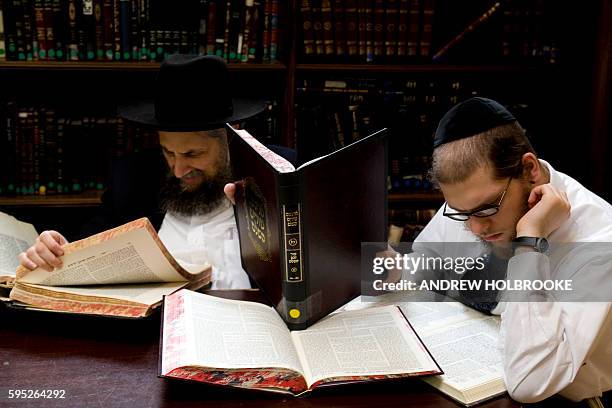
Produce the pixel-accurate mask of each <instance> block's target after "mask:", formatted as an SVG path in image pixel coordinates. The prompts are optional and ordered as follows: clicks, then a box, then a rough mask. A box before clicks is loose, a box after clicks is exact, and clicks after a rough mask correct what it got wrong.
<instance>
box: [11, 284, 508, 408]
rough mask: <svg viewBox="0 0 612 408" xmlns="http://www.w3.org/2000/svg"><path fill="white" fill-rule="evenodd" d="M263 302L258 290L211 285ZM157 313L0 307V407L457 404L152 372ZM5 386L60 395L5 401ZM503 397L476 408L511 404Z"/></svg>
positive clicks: (408, 385) (376, 390)
mask: <svg viewBox="0 0 612 408" xmlns="http://www.w3.org/2000/svg"><path fill="white" fill-rule="evenodd" d="M208 293H211V294H215V295H219V296H223V297H230V298H234V299H243V300H255V301H263V299H262V297H261V295H260V294H259V292H257V291H210V292H208ZM159 329H160V314H159V313H157V314H156V315H155V316H152V317H151V318H148V319H146V320H143V321H130V320H121V319H109V318H98V317H86V316H74V315H63V314H56V313H48V312H35V311H27V310H12V309H6V308H5V307H0V407H20V408H21V407H55V406H57V407H64V408H66V407H78V408H83V407H100V408H106V407H129V408H138V407H175V406H176V407H181V408H186V407H191V406H199V407H200V406H216V407H217V406H218V407H292V408H293V407H320V406H326V407H327V406H332V407H368V408H376V407H381V408H390V407H407V406H416V407H459V406H460V405H458V404H457V403H455V402H454V401H452V400H450V399H448V398H447V397H445V396H444V395H442V394H441V393H439V392H438V391H436V390H435V389H433V388H432V387H430V386H428V385H427V384H425V383H424V382H422V381H420V380H418V379H405V380H399V381H394V382H385V383H378V384H376V383H371V384H365V385H364V384H360V385H347V386H340V387H334V388H327V389H321V390H317V391H315V392H314V393H313V394H312V395H310V396H308V397H304V398H293V397H287V396H279V395H277V394H269V393H262V392H255V391H248V390H244V391H243V390H237V389H229V388H221V387H215V386H210V385H205V384H195V383H186V382H179V381H172V380H165V379H161V378H158V377H157V373H158V368H157V364H158V357H159V350H158V348H159ZM9 389H13V390H14V389H22V390H29V389H33V390H42V389H53V390H65V399H18V400H17V399H8V395H9V393H8V391H9ZM518 406H520V405H519V404H518V403H516V402H514V401H512V400H511V399H510V398H508V397H507V396H505V397H499V398H497V399H495V400H492V401H489V402H487V403H484V404H482V405H480V407H482V408H492V407H497V408H502V407H518Z"/></svg>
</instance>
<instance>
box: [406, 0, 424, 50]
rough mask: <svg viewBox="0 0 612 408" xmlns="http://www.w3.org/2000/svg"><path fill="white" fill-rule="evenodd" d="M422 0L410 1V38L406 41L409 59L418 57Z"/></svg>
mask: <svg viewBox="0 0 612 408" xmlns="http://www.w3.org/2000/svg"><path fill="white" fill-rule="evenodd" d="M420 17H421V0H410V11H409V16H408V37H407V40H406V54H407V55H408V56H409V57H416V56H417V55H418V52H417V51H418V45H419V33H420V31H421V23H420Z"/></svg>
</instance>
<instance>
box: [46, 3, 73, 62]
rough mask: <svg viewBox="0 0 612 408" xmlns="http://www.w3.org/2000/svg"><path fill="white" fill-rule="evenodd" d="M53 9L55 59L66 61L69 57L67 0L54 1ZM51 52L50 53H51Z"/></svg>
mask: <svg viewBox="0 0 612 408" xmlns="http://www.w3.org/2000/svg"><path fill="white" fill-rule="evenodd" d="M52 9H53V35H54V37H55V43H54V44H53V48H54V49H55V59H56V60H59V61H64V60H65V59H66V57H67V55H68V54H67V52H66V42H67V39H68V38H67V33H68V32H67V30H66V29H67V27H68V4H67V3H66V0H52ZM49 52H50V51H49Z"/></svg>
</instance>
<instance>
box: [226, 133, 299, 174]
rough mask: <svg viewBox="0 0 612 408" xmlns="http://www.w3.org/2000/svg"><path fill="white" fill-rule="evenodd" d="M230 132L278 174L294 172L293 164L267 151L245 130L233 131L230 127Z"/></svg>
mask: <svg viewBox="0 0 612 408" xmlns="http://www.w3.org/2000/svg"><path fill="white" fill-rule="evenodd" d="M230 130H233V131H234V132H235V133H236V134H238V135H239V136H240V137H241V138H242V140H244V141H245V142H247V143H248V144H249V146H251V148H252V149H253V150H255V151H256V152H257V153H258V154H259V155H260V156H261V157H263V158H264V159H265V160H266V161H267V162H268V163H270V164H271V165H272V167H274V169H275V170H276V171H278V172H279V173H290V172H292V171H294V170H295V167H293V164H291V163H290V162H289V160H287V159H285V158H284V157H282V156H279V155H278V154H276V153H274V152H273V151H272V150H270V149H268V148H267V147H266V146H264V145H263V144H262V143H261V142H260V141H259V140H257V139H255V138H254V137H253V136H251V134H250V133H249V132H247V131H246V130H244V129H234V128H232V127H230Z"/></svg>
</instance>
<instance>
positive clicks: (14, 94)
mask: <svg viewBox="0 0 612 408" xmlns="http://www.w3.org/2000/svg"><path fill="white" fill-rule="evenodd" d="M133 1H136V4H139V2H141V1H144V0H133ZM150 1H153V0H150ZM450 1H451V0H439V1H438V2H437V4H438V5H437V7H439V10H438V9H436V10H435V14H434V20H433V23H432V24H433V36H432V38H431V41H432V43H431V47H430V48H431V49H430V50H429V51H428V55H427V56H420V55H415V56H411V57H409V56H407V55H406V56H403V57H398V56H397V55H395V56H391V57H383V56H374V58H373V61H371V62H366V60H365V59H362V58H361V57H360V56H346V57H339V56H336V55H319V56H317V55H305V52H304V51H305V50H304V44H305V43H306V42H307V39H306V38H305V33H304V32H303V24H302V23H303V18H304V15H303V10H302V9H303V8H304V7H315V8H317V7H318V9H317V10H315V11H316V12H317V13H319V12H320V13H321V14H320V16H321V17H320V18H322V19H324V18H326V17H325V16H326V14H324V13H327V12H328V11H326V10H327V9H325V10H320V6H321V5H323V6H325V5H326V4H330V5H331V13H332V14H331V16H332V18H335V17H333V16H334V15H335V14H334V13H335V10H336V9H335V8H334V7H337V5H341V4H344V6H343V7H346V8H348V7H350V5H351V4H353V3H356V2H355V1H346V2H338V1H331V2H327V1H318V2H314V1H313V2H309V1H302V0H300V1H298V0H289V1H286V2H282V1H281V2H277V4H278V6H279V10H278V21H277V23H278V24H277V26H278V33H277V35H278V58H277V59H276V60H274V61H267V62H262V61H261V60H262V59H263V57H261V55H259V54H258V56H257V62H248V63H241V62H231V61H230V63H229V69H230V71H231V73H232V75H233V78H234V79H235V81H233V89H232V90H230V91H231V92H232V93H233V94H235V95H240V96H257V97H262V96H263V97H266V98H270V99H271V100H274V101H276V103H277V107H276V110H275V114H274V119H275V121H276V122H275V123H276V125H275V126H276V129H277V134H276V137H275V140H274V141H275V142H276V143H279V144H282V145H285V146H289V147H297V148H298V152H299V151H300V150H303V143H304V142H305V141H306V142H308V138H310V137H314V136H316V135H315V134H314V133H311V134H310V135H309V136H308V137H307V136H305V133H308V132H307V131H302V133H301V134H300V130H302V129H301V128H302V125H301V123H303V118H302V108H304V106H305V104H304V103H303V96H304V95H303V92H302V91H300V90H299V89H298V88H300V87H302V85H303V84H304V81H326V80H333V81H346V82H347V83H348V82H350V81H351V80H354V79H364V80H365V79H367V80H369V79H372V80H374V81H380V82H379V83H385V81H386V82H396V83H402V82H404V83H405V82H406V81H408V80H410V81H416V82H418V83H423V84H430V83H435V84H444V83H447V82H449V81H459V82H464V83H465V84H466V85H465V93H462V94H461V95H457V97H458V98H459V99H461V98H465V97H467V96H469V94H470V93H472V92H475V93H476V94H480V95H486V96H490V97H494V98H496V99H500V100H501V101H502V102H503V103H507V104H510V105H513V106H523V105H528V109H526V110H525V113H524V115H523V116H522V117H520V118H519V120H521V122H522V123H523V122H524V123H523V124H524V126H526V127H528V130H529V131H530V132H531V134H532V135H533V136H534V137H535V138H536V143H535V144H536V149H537V150H538V151H539V152H540V153H541V154H542V156H543V157H544V158H545V159H549V161H551V162H552V164H553V165H555V166H557V167H558V168H560V169H561V170H562V171H564V172H567V173H568V174H570V175H572V176H574V177H575V178H577V179H578V180H579V181H580V182H582V183H583V184H585V185H586V186H587V187H589V188H591V189H593V190H594V191H595V192H597V193H599V194H600V195H602V196H603V197H604V198H606V199H608V200H610V199H611V198H612V194H611V190H612V170H611V169H610V168H609V166H606V158H607V156H608V155H609V154H610V151H611V150H610V149H611V147H610V142H609V141H608V137H607V132H609V119H608V116H609V115H608V113H609V111H610V92H611V90H612V89H611V88H612V86H611V85H610V76H611V75H612V69H611V68H610V67H611V66H612V64H610V63H609V52H610V50H611V49H612V40H611V37H612V35H611V31H612V29H611V27H612V21H611V19H612V17H610V16H611V15H612V13H610V10H611V8H612V6H611V4H610V3H611V2H610V0H598V1H595V2H589V4H584V5H582V4H581V5H580V6H579V7H578V6H576V5H569V4H568V5H566V4H559V3H558V2H554V1H551V0H542V2H543V4H545V5H546V6H547V7H551V10H552V11H553V12H552V13H551V14H552V17H551V18H553V19H554V21H555V24H556V26H558V27H559V26H560V27H565V28H567V27H573V28H572V30H561V32H560V33H559V44H558V46H559V50H560V54H559V57H558V60H557V61H555V63H546V62H543V61H542V59H541V58H540V59H538V58H522V59H521V58H500V57H499V55H496V56H495V57H492V58H488V57H487V55H485V53H481V54H479V53H478V52H475V49H476V51H477V50H478V49H479V44H480V49H488V47H489V48H490V46H491V44H492V41H494V40H495V38H498V37H495V35H504V31H503V30H502V31H499V30H498V31H495V32H493V31H494V29H495V27H498V28H499V27H503V24H504V23H503V18H505V17H504V14H503V12H499V13H498V14H499V15H498V16H494V17H493V18H492V19H491V20H490V22H488V23H483V24H482V25H481V26H480V28H476V29H474V31H473V32H472V33H470V34H469V35H467V36H466V38H465V40H463V41H462V43H461V44H460V46H458V47H457V48H456V49H454V50H452V53H449V55H448V58H446V59H443V60H441V61H436V62H435V63H434V62H432V60H431V55H432V54H433V53H434V52H435V51H436V50H438V49H439V48H440V45H441V44H442V43H443V42H446V41H448V39H449V38H450V37H452V36H453V35H454V34H456V33H457V32H459V31H461V29H462V28H464V27H466V26H467V24H469V23H470V22H472V21H473V20H474V18H475V17H477V16H479V15H480V14H482V11H484V10H487V9H488V8H489V7H487V6H490V5H489V4H488V2H487V1H484V0H479V1H475V2H470V7H469V8H472V9H474V10H475V11H474V10H473V13H472V14H471V15H470V14H469V11H463V10H460V11H461V13H463V14H461V18H459V15H458V17H457V18H455V16H453V15H452V13H451V12H452V10H457V7H460V6H459V5H457V4H458V3H461V1H464V0H461V1H459V2H457V1H456V0H452V1H453V2H454V3H453V4H452V7H455V8H453V9H449V10H451V11H444V6H445V5H448V4H447V3H449V2H450ZM271 2H272V0H261V2H256V3H257V4H260V5H261V7H262V10H263V8H265V5H266V4H271ZM542 2H540V1H535V2H533V3H534V4H536V3H538V4H539V3H542ZM211 3H213V2H212V1H209V2H203V3H202V4H211ZM216 3H220V2H216ZM223 3H225V2H223ZM236 3H237V2H236ZM357 3H358V2H357ZM372 3H373V6H372V7H375V6H376V4H379V3H378V2H372ZM3 4H4V5H6V4H7V2H4V3H3ZM385 4H386V5H388V4H396V5H397V6H396V7H399V9H398V10H400V11H401V7H402V6H403V5H408V6H409V7H411V5H412V4H421V7H422V8H423V9H426V8H428V7H430V5H431V4H432V2H430V0H419V1H417V0H397V1H393V0H391V1H388V2H385ZM449 4H450V3H449ZM507 4H509V5H510V6H509V7H512V5H513V4H515V5H516V4H525V2H522V3H521V2H516V1H512V0H511V1H509V2H508V3H507ZM324 8H325V7H324ZM466 9H467V8H466ZM310 11H312V10H310ZM371 11H372V12H375V11H376V10H375V9H372V10H371ZM5 15H6V13H5ZM317 15H319V14H317ZM510 15H512V14H510ZM378 16H379V17H377V14H376V13H372V14H371V18H372V23H373V28H372V30H373V31H371V34H368V35H372V41H377V38H376V35H377V34H376V33H377V31H376V29H377V28H376V26H377V20H376V18H380V15H378ZM530 16H531V17H533V16H535V14H533V15H530V14H525V18H531V17H530ZM345 17H346V15H345ZM311 18H317V17H311ZM356 18H357V22H359V21H358V20H359V18H361V15H360V14H359V12H357V14H356ZM385 18H386V17H385ZM398 18H400V17H398ZM420 18H421V20H419V24H421V29H423V25H422V24H423V20H422V19H423V18H424V17H423V15H422V16H421V17H420ZM427 18H429V17H427ZM438 18H439V19H440V20H436V19H438ZM495 18H498V20H494V19H495ZM512 18H514V17H512ZM344 21H345V22H346V21H348V20H344ZM398 21H399V20H398ZM529 21H531V20H529ZM315 22H316V21H315ZM322 22H323V23H324V22H325V21H322ZM449 22H450V23H449ZM594 22H596V23H594ZM518 23H521V21H519V22H518ZM322 26H324V25H322ZM5 27H6V24H5ZM439 27H446V28H447V29H446V32H443V33H442V31H440V30H441V29H440V28H439ZM333 29H335V28H333ZM5 30H6V28H5ZM436 30H438V33H442V34H443V35H442V34H440V35H439V36H438V37H437V35H438V33H437V31H436ZM492 30H493V31H492ZM511 32H512V35H515V38H519V40H517V41H521V40H520V38H521V37H520V36H521V35H522V34H520V33H517V32H514V31H511ZM333 33H334V32H333V31H332V34H333ZM345 33H346V32H345ZM491 33H493V34H494V35H493V34H491ZM328 34H329V33H327V34H325V33H322V34H321V39H322V41H323V40H325V41H327V40H326V38H327V39H329V38H328V37H325V35H328ZM317 35H318V34H317ZM397 35H398V36H399V34H397ZM427 35H429V34H427ZM482 37H487V38H482ZM313 38H318V37H316V36H315V37H313ZM398 38H399V37H398ZM332 39H333V36H332ZM545 40H547V41H548V40H549V39H548V38H545ZM378 41H380V38H378ZM513 41H514V40H513ZM313 45H314V48H315V49H316V46H317V44H316V43H313ZM347 50H348V48H347ZM347 52H348V51H347ZM513 52H514V51H513ZM555 58H556V57H555ZM158 67H159V61H153V62H151V61H140V60H138V61H122V60H121V61H104V60H103V61H98V60H94V61H50V60H47V61H0V81H1V82H0V83H2V84H3V91H4V95H5V97H4V98H5V99H6V98H8V99H11V98H12V99H14V100H17V101H18V103H21V104H26V105H27V104H28V103H31V104H33V105H36V106H39V105H45V104H49V103H55V104H56V105H57V106H59V108H62V107H66V108H67V109H68V108H70V109H72V107H74V106H75V105H76V106H77V107H78V108H79V109H81V108H83V109H85V108H86V107H88V106H90V105H91V106H96V109H98V108H100V106H103V108H104V109H103V110H106V111H109V110H111V109H112V108H113V107H114V106H116V105H117V104H119V103H123V102H130V101H135V100H139V99H144V98H146V97H149V96H151V95H152V92H153V90H152V89H151V87H150V85H151V83H152V81H153V80H154V77H155V72H156V71H157V69H158ZM92 83H96V88H95V91H88V88H87V87H88V86H91V84H92ZM436 86H437V85H436ZM441 86H443V85H441ZM403 92H404V93H406V92H407V91H405V90H404V91H403ZM415 95H417V97H422V96H423V95H425V96H427V94H426V93H423V91H422V90H419V91H418V92H417V93H415ZM435 96H437V94H436V95H435ZM447 107H450V106H446V105H445V104H438V105H436V106H435V107H434V108H435V109H434V110H435V112H434V113H430V114H429V117H428V118H427V120H428V124H427V126H425V127H423V128H422V129H420V130H419V132H421V134H426V133H428V132H431V126H432V123H434V122H435V120H436V119H439V115H441V114H442V113H443V111H444V110H446V108H447ZM369 119H371V120H373V121H375V120H377V118H369ZM383 119H384V118H383ZM296 124H297V128H296ZM376 125H383V126H386V123H385V121H384V120H382V121H381V122H380V123H378V122H377V123H376ZM406 129H409V128H406ZM109 137H112V135H110V136H109ZM407 137H410V136H407ZM572 138H574V139H578V140H579V141H580V142H579V143H576V146H573V147H572V148H569V144H568V143H567V142H563V143H559V141H560V140H572ZM413 147H414V146H411V145H410V144H408V149H411V148H413ZM418 149H421V150H423V147H422V146H420V147H418ZM418 149H417V150H418ZM394 150H396V151H397V149H394ZM3 154H4V153H3ZM424 154H427V152H426V151H420V152H419V153H418V155H424ZM399 159H400V161H401V157H400V158H399ZM551 159H552V160H551ZM584 163H589V164H588V165H587V166H585V165H584ZM400 165H402V164H401V163H400ZM89 194H91V193H89ZM441 202H442V197H441V195H440V194H439V193H437V192H435V191H421V190H418V189H417V190H416V191H404V192H395V191H392V192H391V194H390V195H389V203H390V207H394V208H396V207H398V208H399V207H405V208H410V207H419V208H424V207H426V206H430V207H431V208H435V207H437V206H438V205H439V204H440V203H441ZM97 203H99V197H97V198H96V196H95V194H94V196H86V195H76V196H70V197H68V196H59V195H58V196H27V197H0V208H2V209H12V208H18V207H19V208H28V209H30V210H31V211H35V209H36V208H38V207H41V208H42V207H44V208H47V209H51V208H62V207H64V208H70V207H79V206H80V207H83V208H92V206H95V205H96V204H97Z"/></svg>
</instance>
